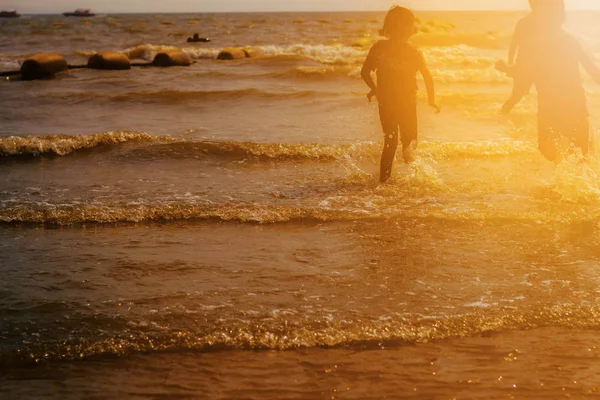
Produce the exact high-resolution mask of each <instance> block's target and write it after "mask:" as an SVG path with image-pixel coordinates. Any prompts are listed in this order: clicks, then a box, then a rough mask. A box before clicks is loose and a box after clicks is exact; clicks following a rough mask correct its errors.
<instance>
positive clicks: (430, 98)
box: [419, 54, 441, 113]
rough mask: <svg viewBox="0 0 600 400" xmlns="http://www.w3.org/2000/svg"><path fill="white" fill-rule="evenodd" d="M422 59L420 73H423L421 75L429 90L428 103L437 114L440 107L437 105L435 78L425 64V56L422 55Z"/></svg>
mask: <svg viewBox="0 0 600 400" xmlns="http://www.w3.org/2000/svg"><path fill="white" fill-rule="evenodd" d="M420 57H421V65H420V67H419V72H421V75H422V76H423V80H424V81H425V89H427V99H428V103H429V106H431V107H433V108H435V110H436V112H438V113H439V112H440V111H441V109H440V106H439V105H438V104H437V103H436V101H435V85H434V83H433V77H432V76H431V72H430V71H429V68H428V67H427V63H425V59H424V58H423V55H422V54H421V55H420Z"/></svg>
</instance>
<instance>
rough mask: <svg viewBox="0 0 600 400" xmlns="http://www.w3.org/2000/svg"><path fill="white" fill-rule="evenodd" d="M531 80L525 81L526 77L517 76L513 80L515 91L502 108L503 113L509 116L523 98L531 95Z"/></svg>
mask: <svg viewBox="0 0 600 400" xmlns="http://www.w3.org/2000/svg"><path fill="white" fill-rule="evenodd" d="M531 85H532V83H531V80H529V79H525V78H524V77H520V76H518V75H517V76H516V77H515V78H514V79H513V91H512V94H511V96H510V98H509V99H508V100H507V101H506V103H504V105H503V106H502V112H503V113H504V114H508V113H509V112H511V110H512V109H513V107H514V106H516V105H517V103H519V101H521V99H522V98H523V96H525V95H526V94H528V93H529V90H530V89H531Z"/></svg>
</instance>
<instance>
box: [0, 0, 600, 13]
mask: <svg viewBox="0 0 600 400" xmlns="http://www.w3.org/2000/svg"><path fill="white" fill-rule="evenodd" d="M566 1H567V7H568V8H570V9H574V10H576V9H579V10H581V9H584V10H585V9H587V10H592V9H593V10H600V0H566ZM395 3H396V4H401V5H403V6H406V7H409V8H412V9H415V10H520V9H527V7H528V3H527V0H404V1H402V0H400V1H398V0H396V1H394V0H391V1H390V0H302V1H300V0H169V1H148V0H125V1H123V0H0V9H17V10H18V11H19V12H21V13H62V12H64V11H72V10H74V9H76V8H90V9H92V10H93V11H95V12H97V13H117V12H123V13H125V12H133V13H153V12H236V11H239V12H244V11H354V10H386V9H388V8H389V7H390V6H391V5H392V4H395Z"/></svg>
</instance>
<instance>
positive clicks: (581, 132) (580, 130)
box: [571, 116, 590, 155]
mask: <svg viewBox="0 0 600 400" xmlns="http://www.w3.org/2000/svg"><path fill="white" fill-rule="evenodd" d="M571 143H572V144H573V145H574V146H575V147H577V148H579V149H581V152H582V153H583V155H586V154H587V153H588V152H589V151H590V122H589V119H588V118H587V117H583V116H582V117H581V118H578V119H577V121H576V122H575V123H574V124H573V133H572V135H571Z"/></svg>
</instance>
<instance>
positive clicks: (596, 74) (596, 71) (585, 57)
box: [579, 48, 600, 83]
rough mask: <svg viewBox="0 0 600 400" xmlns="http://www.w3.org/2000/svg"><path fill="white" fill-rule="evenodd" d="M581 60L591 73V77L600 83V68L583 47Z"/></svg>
mask: <svg viewBox="0 0 600 400" xmlns="http://www.w3.org/2000/svg"><path fill="white" fill-rule="evenodd" d="M579 62H580V63H581V65H582V66H583V68H584V69H585V70H586V72H587V73H588V74H590V75H591V77H592V78H593V79H594V82H596V83H600V68H598V66H597V65H596V64H595V63H594V61H592V58H591V57H590V55H589V54H588V53H587V52H585V51H584V50H583V48H581V49H580V53H579Z"/></svg>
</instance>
